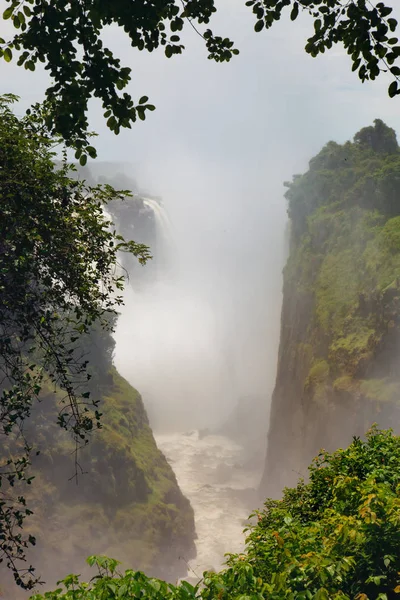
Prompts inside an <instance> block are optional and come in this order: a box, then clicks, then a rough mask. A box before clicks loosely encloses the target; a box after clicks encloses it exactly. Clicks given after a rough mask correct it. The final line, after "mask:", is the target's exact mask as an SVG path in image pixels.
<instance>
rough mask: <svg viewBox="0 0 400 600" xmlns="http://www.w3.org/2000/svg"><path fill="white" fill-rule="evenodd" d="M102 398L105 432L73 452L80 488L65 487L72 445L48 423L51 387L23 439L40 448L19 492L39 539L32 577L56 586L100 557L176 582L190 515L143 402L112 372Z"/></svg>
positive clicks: (189, 537) (52, 408) (187, 548)
mask: <svg viewBox="0 0 400 600" xmlns="http://www.w3.org/2000/svg"><path fill="white" fill-rule="evenodd" d="M58 394H59V393H58ZM99 394H100V397H101V403H100V405H101V410H102V424H103V426H102V428H101V429H100V430H98V431H97V432H95V433H94V434H93V435H92V437H91V440H90V443H89V444H88V445H87V446H86V447H85V448H82V449H81V450H80V452H79V455H78V461H79V466H80V469H82V471H83V474H81V473H80V471H79V478H78V485H76V482H75V480H69V478H70V476H72V475H73V474H74V464H73V460H72V459H71V457H72V458H73V455H74V444H73V441H72V440H71V439H70V437H69V436H68V435H66V434H65V433H64V432H62V431H60V430H59V428H57V427H56V425H55V423H54V415H55V412H56V402H55V397H54V393H53V391H52V389H51V388H49V389H48V390H47V392H46V391H44V393H43V397H42V401H41V403H40V405H38V406H37V407H36V409H35V411H34V413H33V415H32V417H31V420H30V422H29V427H28V429H27V432H26V433H27V435H29V437H30V439H31V440H32V442H33V443H34V444H35V447H36V446H37V447H39V448H41V453H40V455H39V456H38V457H35V458H34V459H33V464H32V469H31V474H32V475H33V476H34V477H35V479H34V484H33V485H32V486H31V487H32V489H31V490H29V491H27V492H26V499H27V502H28V504H29V506H30V508H31V509H32V510H33V515H32V516H31V517H30V518H29V519H28V520H27V521H26V523H25V525H24V531H25V532H26V533H27V534H28V533H29V534H31V535H34V536H35V538H36V547H35V550H34V553H33V554H31V555H32V557H33V561H34V564H35V567H36V570H37V571H38V572H39V573H40V574H41V576H42V578H44V580H45V581H46V582H47V584H53V583H55V582H56V578H59V577H60V576H61V575H62V574H63V573H65V572H66V571H67V570H69V569H79V570H80V569H81V563H82V561H83V560H84V558H85V557H86V556H87V555H88V554H90V553H93V551H100V552H102V553H104V554H108V555H111V556H119V557H122V558H123V560H124V563H125V564H129V565H132V566H134V568H135V569H145V570H146V571H147V572H150V573H152V574H158V576H163V577H166V576H167V574H168V573H176V574H179V573H181V574H183V573H184V572H185V564H184V562H183V561H180V560H179V557H180V556H184V557H185V558H186V559H187V560H188V559H190V558H191V557H192V556H193V553H194V545H193V539H194V516H193V510H192V508H191V506H190V504H189V501H188V500H187V499H186V498H185V497H184V496H183V494H182V493H181V491H180V489H179V487H178V484H177V481H176V478H175V476H174V474H173V471H172V469H171V467H170V466H169V464H168V463H167V461H166V459H165V457H164V456H163V454H162V453H161V452H160V451H159V450H158V448H157V446H156V443H155V440H154V437H153V434H152V432H151V429H150V426H149V423H148V420H147V416H146V412H145V409H144V406H143V402H142V399H141V397H140V395H139V394H138V392H137V391H136V390H135V389H133V388H132V387H131V386H130V385H129V384H128V383H127V381H125V380H124V379H123V378H122V377H121V376H120V375H119V374H118V373H117V372H116V371H115V369H111V371H108V377H107V380H106V381H105V382H104V383H102V385H101V387H100V390H99ZM55 554H56V556H57V563H56V565H54V556H55ZM31 555H30V556H31ZM49 566H51V568H49ZM10 593H11V592H10Z"/></svg>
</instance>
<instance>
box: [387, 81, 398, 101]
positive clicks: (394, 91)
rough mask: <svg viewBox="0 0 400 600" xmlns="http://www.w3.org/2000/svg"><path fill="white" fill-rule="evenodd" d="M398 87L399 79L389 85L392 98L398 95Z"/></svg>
mask: <svg viewBox="0 0 400 600" xmlns="http://www.w3.org/2000/svg"><path fill="white" fill-rule="evenodd" d="M397 88H398V84H397V81H392V83H391V84H390V85H389V90H388V92H389V96H390V98H394V97H395V96H396V94H397Z"/></svg>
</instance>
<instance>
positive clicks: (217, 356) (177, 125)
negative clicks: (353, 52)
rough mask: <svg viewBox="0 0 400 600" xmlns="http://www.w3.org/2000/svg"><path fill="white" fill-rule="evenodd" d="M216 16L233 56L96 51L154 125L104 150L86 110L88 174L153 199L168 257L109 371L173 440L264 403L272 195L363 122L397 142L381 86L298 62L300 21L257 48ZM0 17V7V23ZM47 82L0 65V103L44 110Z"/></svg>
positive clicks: (116, 39)
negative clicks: (187, 429)
mask: <svg viewBox="0 0 400 600" xmlns="http://www.w3.org/2000/svg"><path fill="white" fill-rule="evenodd" d="M390 2H391V3H392V5H393V6H395V0H390ZM216 4H217V7H218V9H219V10H218V14H217V16H216V17H215V18H214V21H213V23H212V29H213V31H214V32H215V33H217V34H219V35H222V36H223V37H225V36H229V37H230V38H231V39H233V40H234V41H235V44H236V47H238V48H239V49H240V55H239V56H237V57H234V58H233V59H232V60H231V62H230V63H223V64H217V63H214V62H212V61H209V60H207V53H206V49H205V47H204V43H203V41H202V39H201V38H199V36H197V35H196V33H195V32H194V31H193V30H192V29H191V28H190V27H187V28H186V32H185V34H184V38H183V41H184V43H185V45H186V51H185V52H184V54H183V55H182V56H176V57H173V58H172V59H169V60H168V59H166V58H165V56H164V55H163V53H162V51H159V52H155V53H152V54H146V53H144V52H141V53H140V52H138V51H135V50H133V49H132V48H131V47H130V45H129V43H128V40H127V38H126V37H125V36H124V34H123V32H122V31H120V30H118V29H117V28H115V27H113V28H110V29H108V30H107V31H106V32H105V34H104V39H105V41H106V43H107V44H108V45H109V46H110V48H112V49H113V50H114V51H115V53H116V54H117V55H118V56H120V57H121V59H122V63H123V64H125V65H128V66H130V67H131V68H132V81H131V83H130V84H129V89H128V91H129V92H130V93H131V94H132V96H133V98H134V99H135V100H138V99H139V98H140V97H141V96H143V95H147V96H149V98H150V102H152V103H153V104H155V105H156V111H154V112H153V113H151V114H149V116H148V118H147V119H146V121H144V122H138V123H137V124H135V125H134V126H133V129H132V130H125V131H122V132H121V134H120V135H119V136H115V135H114V134H112V133H111V132H109V131H108V130H107V128H106V126H105V122H104V121H103V118H102V110H101V107H100V106H99V105H98V104H96V102H93V103H92V104H91V105H90V127H91V129H92V130H94V131H96V132H97V133H98V134H99V137H98V138H96V141H95V142H96V147H97V149H98V159H99V160H100V161H116V162H124V163H127V166H126V167H125V170H126V172H127V174H129V175H132V176H133V177H134V178H135V179H136V180H137V182H138V184H139V186H140V187H141V188H142V189H146V190H148V191H149V192H150V193H152V194H157V195H160V196H161V197H162V198H163V201H164V204H165V206H166V208H167V210H168V212H169V215H170V220H171V223H172V225H173V237H174V240H175V243H176V245H177V247H178V250H179V252H178V255H179V276H177V277H176V279H175V280H174V282H169V285H167V286H164V287H163V286H162V285H161V286H159V287H157V288H156V287H155V288H154V289H152V290H151V293H150V295H149V297H148V298H146V297H145V296H142V297H140V298H136V300H135V301H133V300H132V301H129V302H128V305H127V308H126V310H125V313H124V314H123V317H122V319H121V320H120V325H119V330H117V364H118V366H119V368H120V369H121V371H122V373H123V375H125V376H126V377H127V378H128V379H129V380H130V381H131V382H132V383H133V384H134V385H139V389H140V390H141V391H144V392H145V396H146V397H148V398H152V397H156V400H155V402H156V404H157V407H158V408H157V411H156V412H157V413H160V409H159V406H160V402H161V401H162V404H163V406H165V407H166V409H165V412H164V414H163V415H162V419H161V420H164V421H166V420H168V419H169V420H170V421H174V419H175V415H176V414H177V413H178V412H179V413H181V414H182V413H183V411H184V410H185V411H186V413H187V423H186V425H189V424H190V419H191V418H192V417H193V415H194V413H195V412H196V411H195V410H194V405H196V406H197V407H200V409H199V411H198V413H199V414H200V413H201V414H202V415H203V416H204V414H205V412H207V411H208V413H209V414H210V415H211V417H212V419H214V418H215V416H216V412H215V404H216V398H217V399H218V405H219V406H221V407H222V408H221V411H220V412H221V415H220V416H222V413H223V414H225V413H226V410H227V407H229V406H231V407H232V406H233V405H234V404H235V402H236V401H238V399H240V398H241V397H247V396H252V397H260V396H263V397H265V396H267V397H269V398H270V396H271V392H272V389H273V385H274V377H275V371H276V361H277V355H278V343H279V327H280V308H281V299H282V296H281V288H282V267H283V264H284V260H285V256H286V249H285V237H284V235H285V227H286V205H285V201H284V198H283V193H284V188H283V182H284V181H285V180H290V179H291V176H292V175H293V174H295V173H300V172H303V171H304V170H306V168H307V164H308V161H309V160H310V158H311V157H312V156H314V155H315V154H316V153H317V152H318V151H319V150H320V149H321V147H322V146H323V145H324V144H325V143H327V142H328V141H329V140H335V141H337V142H344V141H346V140H348V139H351V138H352V137H353V136H354V134H355V133H356V132H357V131H358V130H359V129H360V128H361V127H364V126H367V125H370V124H372V122H373V120H374V119H376V118H381V119H383V120H384V121H385V122H386V123H387V124H388V125H389V126H391V127H393V128H395V129H396V130H397V131H398V132H399V133H400V98H399V97H397V98H395V99H389V97H388V95H387V86H388V84H389V83H390V80H388V79H387V78H386V76H385V75H383V76H381V77H380V78H378V80H377V81H375V82H371V83H365V84H362V83H361V82H360V81H359V79H358V77H357V75H356V74H354V73H352V72H351V64H350V61H349V59H348V57H347V55H346V54H345V53H344V52H343V50H342V49H341V48H339V47H338V48H334V49H333V50H331V51H330V52H328V53H325V54H324V55H323V56H320V57H318V58H315V59H313V58H311V57H310V56H308V55H307V54H306V53H305V51H304V45H305V41H306V39H307V37H308V35H310V33H311V32H312V25H311V23H310V21H309V20H308V18H307V17H305V16H303V15H301V16H300V18H299V19H298V20H297V21H296V22H295V23H292V22H290V20H289V18H288V16H287V18H285V19H282V20H281V21H280V22H279V23H277V24H275V25H274V27H273V28H272V29H271V30H269V31H263V32H262V33H259V34H256V33H255V32H254V30H253V26H254V18H253V15H252V13H251V10H250V9H249V8H247V7H245V6H244V0H220V1H219V2H218V1H217V3H216ZM6 5H7V3H6V2H5V0H0V10H2V11H3V10H4V8H5V6H6ZM394 16H397V18H399V17H400V7H399V6H398V5H397V8H396V11H395V12H394ZM8 26H9V25H8V24H7V27H8ZM4 27H5V25H4V23H3V28H4ZM6 33H7V31H6ZM3 37H5V36H3ZM46 82H47V79H46V74H45V73H44V72H43V71H36V72H35V73H33V74H32V73H30V72H28V71H25V70H24V69H21V68H18V67H17V66H16V65H15V64H6V63H5V62H0V93H5V92H13V93H15V94H18V95H19V96H20V97H21V103H20V106H19V107H18V109H17V111H18V112H21V114H22V112H23V110H24V109H25V108H26V107H27V106H29V104H30V103H32V102H36V101H39V100H40V99H41V98H42V97H43V94H44V90H45V86H46ZM89 166H90V164H89ZM189 398H191V399H192V401H191V402H188V399H189ZM173 406H175V408H176V410H175V412H174V410H172V408H171V407H173ZM204 407H206V408H207V410H206V411H205V410H204ZM199 414H198V415H197V417H196V419H197V423H198V422H200V421H199ZM201 422H202V424H203V425H207V420H206V419H203V420H202V421H201Z"/></svg>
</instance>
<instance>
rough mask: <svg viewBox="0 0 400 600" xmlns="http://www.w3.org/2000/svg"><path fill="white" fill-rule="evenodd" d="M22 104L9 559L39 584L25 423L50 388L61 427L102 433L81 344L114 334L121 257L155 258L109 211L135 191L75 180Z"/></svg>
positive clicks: (1, 543) (10, 357)
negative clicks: (55, 392) (30, 524)
mask: <svg viewBox="0 0 400 600" xmlns="http://www.w3.org/2000/svg"><path fill="white" fill-rule="evenodd" d="M15 100H16V98H15V97H13V96H10V95H9V96H3V97H0V198H1V203H0V438H1V442H2V453H1V456H0V562H2V561H3V560H5V561H6V562H7V564H8V566H10V567H11V568H12V569H13V571H14V575H15V579H16V581H17V583H19V584H20V585H22V586H25V587H31V586H32V584H33V581H34V578H33V577H32V570H31V569H30V568H28V569H27V570H23V571H21V569H20V566H19V565H20V561H21V560H24V558H25V548H26V547H27V545H28V544H29V543H34V539H33V538H31V537H28V538H25V537H23V535H22V533H21V528H22V525H23V521H24V519H25V517H26V516H27V515H29V514H30V511H29V508H27V507H26V503H25V499H24V497H23V494H22V493H21V484H23V483H28V484H29V483H30V481H31V479H30V476H29V469H28V467H29V463H30V454H31V451H32V448H31V447H30V443H29V440H28V439H25V437H24V423H25V421H26V419H28V418H29V417H30V414H31V411H32V407H33V404H34V402H35V401H40V392H41V389H42V386H43V385H44V384H46V385H47V387H49V386H53V387H54V388H55V387H57V389H59V390H62V392H63V393H64V396H63V401H62V404H61V405H60V406H59V407H58V408H59V411H58V424H59V426H60V427H62V428H64V429H65V430H67V431H69V432H70V433H71V435H72V436H73V438H74V439H75V441H76V444H77V446H79V445H80V444H84V443H85V442H86V441H87V438H88V436H89V435H90V433H91V431H92V430H93V429H95V428H96V426H99V424H100V423H99V419H100V416H101V414H100V412H99V409H98V398H96V396H95V395H94V396H93V397H92V396H91V395H90V389H89V387H88V379H89V378H90V372H88V370H87V368H86V367H87V357H86V356H85V353H84V352H81V351H80V350H79V347H80V348H83V349H84V345H83V346H82V345H81V346H79V347H78V344H79V339H80V337H81V336H82V335H84V334H86V333H88V332H90V331H93V327H94V325H95V324H96V326H97V327H99V326H100V327H103V328H105V329H108V330H109V329H112V327H113V318H112V314H113V313H115V311H116V308H117V307H118V306H119V305H120V304H121V302H122V296H121V291H122V289H123V282H124V277H123V275H122V274H121V272H120V271H119V270H118V268H117V253H118V251H127V252H131V253H133V254H134V255H135V256H136V257H137V258H138V260H139V261H140V262H142V263H144V262H145V261H146V259H147V258H148V256H149V254H148V249H147V247H146V246H144V245H141V244H135V242H133V241H131V242H125V241H124V239H123V238H122V237H121V236H119V235H117V234H116V232H115V230H114V229H113V226H112V223H111V222H110V220H109V218H107V216H106V214H105V212H104V205H105V203H107V201H109V200H112V199H115V198H122V197H124V196H125V195H126V193H127V192H123V191H121V192H117V191H115V190H114V189H113V188H112V187H111V186H104V187H102V186H95V187H87V186H86V185H85V183H84V182H82V181H76V180H73V179H71V178H70V176H69V173H70V169H71V165H68V164H66V163H65V162H64V163H63V164H61V165H59V168H56V166H55V164H54V151H53V148H54V145H55V144H57V143H58V141H57V140H54V138H52V137H51V135H50V133H49V131H47V130H46V129H45V128H44V127H43V123H42V118H41V115H40V113H37V112H33V113H31V114H30V115H28V116H26V117H24V118H22V119H19V118H17V117H16V116H15V115H14V113H13V112H12V110H11V108H10V104H11V103H12V102H13V101H15ZM96 335H97V337H99V334H98V333H97V334H96ZM107 344H108V346H109V352H112V345H110V343H109V342H107ZM13 490H17V491H16V493H13Z"/></svg>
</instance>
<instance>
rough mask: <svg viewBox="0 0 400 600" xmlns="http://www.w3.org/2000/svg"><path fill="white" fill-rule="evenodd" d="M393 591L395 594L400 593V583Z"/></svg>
mask: <svg viewBox="0 0 400 600" xmlns="http://www.w3.org/2000/svg"><path fill="white" fill-rule="evenodd" d="M393 591H394V593H395V594H400V585H396V587H395V588H394V590H393Z"/></svg>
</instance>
